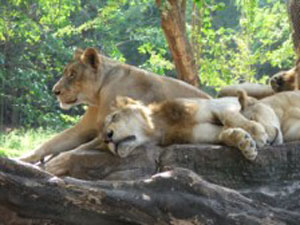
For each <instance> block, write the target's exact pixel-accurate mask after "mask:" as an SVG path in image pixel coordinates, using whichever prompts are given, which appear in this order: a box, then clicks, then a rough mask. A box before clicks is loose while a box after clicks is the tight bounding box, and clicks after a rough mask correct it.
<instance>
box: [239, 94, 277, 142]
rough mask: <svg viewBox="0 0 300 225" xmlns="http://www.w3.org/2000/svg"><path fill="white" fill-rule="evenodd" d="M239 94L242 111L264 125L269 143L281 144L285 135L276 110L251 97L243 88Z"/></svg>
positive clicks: (250, 118) (249, 117) (247, 116)
mask: <svg viewBox="0 0 300 225" xmlns="http://www.w3.org/2000/svg"><path fill="white" fill-rule="evenodd" d="M237 94H238V98H239V102H240V104H241V113H242V114H243V115H244V116H245V117H246V118H248V119H249V120H252V121H256V122H258V123H259V124H261V125H262V126H263V127H264V130H265V132H266V133H267V143H269V144H281V143H282V142H283V135H282V132H281V129H280V121H279V119H278V117H277V115H276V114H275V112H274V110H273V109H272V108H271V107H270V106H268V105H267V104H265V103H263V102H261V101H260V100H257V99H255V98H252V97H249V96H248V95H247V94H246V92H245V91H243V90H239V91H238V93H237ZM258 145H259V144H258Z"/></svg>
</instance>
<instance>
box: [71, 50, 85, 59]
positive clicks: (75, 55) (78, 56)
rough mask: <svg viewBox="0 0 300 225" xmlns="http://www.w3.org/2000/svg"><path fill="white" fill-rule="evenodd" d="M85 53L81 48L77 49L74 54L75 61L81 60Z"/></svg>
mask: <svg viewBox="0 0 300 225" xmlns="http://www.w3.org/2000/svg"><path fill="white" fill-rule="evenodd" d="M82 53H83V50H82V49H81V48H76V50H75V52H74V54H73V59H74V60H80V57H81V55H82Z"/></svg>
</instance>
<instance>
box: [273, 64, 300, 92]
mask: <svg viewBox="0 0 300 225" xmlns="http://www.w3.org/2000/svg"><path fill="white" fill-rule="evenodd" d="M299 76H300V58H299V59H298V60H297V61H296V66H295V67H293V68H292V69H290V70H288V71H282V72H279V73H277V74H275V75H274V76H272V77H271V79H270V85H271V87H272V89H273V90H274V91H275V92H281V91H293V90H299V86H300V79H299Z"/></svg>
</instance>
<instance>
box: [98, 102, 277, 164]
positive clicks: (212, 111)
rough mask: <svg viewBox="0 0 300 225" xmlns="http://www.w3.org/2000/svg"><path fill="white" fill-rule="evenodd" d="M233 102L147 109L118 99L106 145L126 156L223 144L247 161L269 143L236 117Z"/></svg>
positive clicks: (162, 105) (261, 130)
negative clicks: (155, 148) (148, 146)
mask: <svg viewBox="0 0 300 225" xmlns="http://www.w3.org/2000/svg"><path fill="white" fill-rule="evenodd" d="M239 110H240V106H239V103H238V100H237V98H222V99H210V100H205V99H183V98H181V99H176V100H165V101H162V102H159V103H152V104H149V105H145V104H143V103H142V102H140V101H136V100H133V99H131V98H128V97H117V99H116V103H115V106H114V111H113V112H112V113H111V114H109V115H108V116H107V118H106V119H105V122H104V132H103V135H104V136H103V138H104V141H105V142H106V143H107V144H108V146H109V149H110V150H111V151H112V152H113V153H114V154H117V155H119V156H121V157H126V156H127V155H129V154H130V152H131V151H132V150H133V149H134V148H136V147H138V146H139V145H142V144H145V143H147V142H151V143H155V144H158V145H162V146H165V145H170V144H175V143H179V144H181V143H210V144H225V145H229V146H233V147H236V148H238V149H239V150H240V151H241V153H242V154H243V155H244V156H245V158H246V159H248V160H254V159H255V158H256V156H257V149H256V148H257V146H258V147H261V146H264V145H265V144H266V143H269V142H270V141H271V140H269V139H268V138H267V133H266V131H265V129H264V128H263V126H262V125H260V124H259V123H257V122H254V121H250V120H248V119H246V118H245V117H243V116H242V115H241V114H239Z"/></svg>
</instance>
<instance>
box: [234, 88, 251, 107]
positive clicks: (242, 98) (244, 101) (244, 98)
mask: <svg viewBox="0 0 300 225" xmlns="http://www.w3.org/2000/svg"><path fill="white" fill-rule="evenodd" d="M236 93H237V96H238V99H239V102H240V105H241V107H242V110H244V109H245V108H247V106H248V105H249V101H248V95H247V93H246V91H244V90H243V89H240V90H237V92H236Z"/></svg>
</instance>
